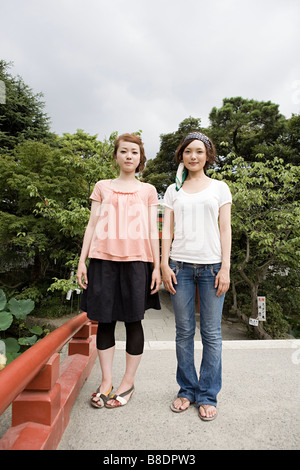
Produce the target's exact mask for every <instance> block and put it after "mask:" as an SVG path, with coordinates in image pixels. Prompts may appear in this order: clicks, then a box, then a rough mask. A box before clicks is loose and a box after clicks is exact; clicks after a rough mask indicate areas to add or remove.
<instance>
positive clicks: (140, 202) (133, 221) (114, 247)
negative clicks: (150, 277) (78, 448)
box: [88, 180, 159, 262]
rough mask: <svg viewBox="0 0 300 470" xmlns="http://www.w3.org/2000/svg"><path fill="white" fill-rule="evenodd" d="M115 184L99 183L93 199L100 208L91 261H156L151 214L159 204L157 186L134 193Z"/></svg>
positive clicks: (90, 254) (142, 184) (141, 185)
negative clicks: (150, 234) (150, 208)
mask: <svg viewBox="0 0 300 470" xmlns="http://www.w3.org/2000/svg"><path fill="white" fill-rule="evenodd" d="M112 181H113V180H101V181H98V183H96V184H95V187H94V190H93V192H92V194H91V196H90V199H92V200H94V201H98V202H101V205H100V206H99V220H98V222H97V225H96V227H95V231H94V234H93V237H92V241H91V245H90V250H89V255H88V256H89V258H99V259H105V260H111V261H146V262H153V254H152V249H151V244H150V238H149V215H148V213H149V207H150V206H152V205H158V204H159V202H158V197H157V192H156V189H155V187H154V186H152V185H151V184H148V183H141V184H140V187H139V189H137V190H136V191H134V192H122V191H117V190H116V189H114V188H113V185H112Z"/></svg>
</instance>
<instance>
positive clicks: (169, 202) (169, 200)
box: [162, 184, 175, 210]
mask: <svg viewBox="0 0 300 470" xmlns="http://www.w3.org/2000/svg"><path fill="white" fill-rule="evenodd" d="M174 187H175V185H174V184H171V186H169V187H168V188H167V191H166V192H165V195H164V199H163V202H162V206H166V207H169V208H170V209H172V210H174V209H173V203H174V198H173V195H174Z"/></svg>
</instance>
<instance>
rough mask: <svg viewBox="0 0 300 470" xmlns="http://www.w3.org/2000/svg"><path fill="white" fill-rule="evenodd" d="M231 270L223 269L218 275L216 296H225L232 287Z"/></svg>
mask: <svg viewBox="0 0 300 470" xmlns="http://www.w3.org/2000/svg"><path fill="white" fill-rule="evenodd" d="M229 271H230V270H229V269H227V268H222V267H221V269H220V271H219V272H218V274H217V275H216V279H215V288H216V289H217V292H216V295H217V296H218V297H220V296H221V295H223V294H225V293H226V292H227V291H228V289H229V285H230V274H229Z"/></svg>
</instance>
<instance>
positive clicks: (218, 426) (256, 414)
mask: <svg viewBox="0 0 300 470" xmlns="http://www.w3.org/2000/svg"><path fill="white" fill-rule="evenodd" d="M161 299H162V304H163V308H162V310H161V311H160V312H157V311H155V310H149V311H148V312H147V313H146V316H145V320H144V331H145V341H146V342H145V351H144V354H143V358H142V362H141V365H140V367H139V370H138V372H137V376H136V382H135V393H134V394H133V396H132V399H131V400H130V401H129V403H128V405H126V406H125V407H122V408H119V409H106V408H103V409H95V408H92V407H91V406H90V405H89V397H90V395H91V394H92V393H93V392H94V391H95V390H96V389H97V387H98V385H99V383H100V381H101V380H100V378H101V372H100V367H99V364H98V362H97V363H96V364H95V366H94V368H93V370H92V373H91V375H90V377H89V379H88V380H87V381H86V382H85V384H84V386H83V387H82V389H81V392H80V394H79V395H78V398H77V400H76V402H75V404H74V406H73V409H72V413H71V418H70V423H69V425H68V427H67V429H66V431H65V433H64V435H63V437H62V440H61V442H60V445H59V447H58V450H102V451H112V454H113V451H117V450H118V451H120V452H122V451H124V455H126V451H131V453H132V455H133V456H134V451H139V450H147V451H148V452H149V451H161V452H163V451H164V450H165V451H168V453H170V452H171V453H172V454H176V452H177V451H183V452H185V453H186V454H190V455H192V454H193V451H196V450H197V451H199V450H204V449H208V450H217V449H218V450H219V449H220V450H221V449H223V450H227V449H233V450H238V449H239V450H243V449H248V450H254V449H267V450H277V449H278V450H279V449H285V450H287V449H289V450H296V449H299V448H300V436H299V435H300V406H299V405H300V402H299V397H300V340H273V341H256V340H249V339H248V337H247V334H246V331H245V329H244V327H243V325H235V327H234V328H232V326H231V327H228V324H226V323H224V324H223V387H222V390H221V392H220V394H219V397H218V400H219V401H218V417H217V419H216V420H215V421H213V422H208V423H206V422H203V421H201V420H200V419H199V417H198V410H197V408H196V407H195V406H191V407H190V408H189V410H188V411H186V412H184V413H180V414H175V413H173V412H172V411H171V410H170V407H169V406H170V403H171V401H172V400H173V399H174V398H175V397H176V394H177V390H178V387H177V383H176V357H175V343H174V333H175V326H174V316H173V313H172V309H171V306H170V303H169V299H168V297H167V294H166V293H165V292H162V295H161ZM198 333H199V332H198ZM116 339H117V340H118V341H117V346H116V352H115V360H114V368H113V372H114V386H115V389H116V388H117V386H118V383H119V382H120V380H121V378H122V375H123V373H124V367H125V352H124V345H125V343H124V340H125V330H124V325H123V324H121V323H120V324H117V329H116ZM195 348H196V361H197V367H198V368H199V366H200V360H201V349H202V344H201V342H200V341H199V334H198V336H197V338H196V341H195ZM120 452H119V454H118V456H120ZM101 455H103V457H101V458H103V459H104V458H105V457H104V456H107V455H108V456H109V455H111V453H109V452H106V453H105V454H101ZM101 458H100V461H99V462H98V463H105V462H104V461H101Z"/></svg>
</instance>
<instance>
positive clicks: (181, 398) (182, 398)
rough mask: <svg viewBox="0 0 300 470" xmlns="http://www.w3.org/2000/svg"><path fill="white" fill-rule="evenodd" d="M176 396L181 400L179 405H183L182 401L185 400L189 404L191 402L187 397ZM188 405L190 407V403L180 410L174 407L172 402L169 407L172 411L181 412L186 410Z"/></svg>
mask: <svg viewBox="0 0 300 470" xmlns="http://www.w3.org/2000/svg"><path fill="white" fill-rule="evenodd" d="M177 398H180V400H181V405H180V406H182V405H184V403H186V402H187V401H188V402H189V403H190V404H191V402H190V400H189V399H188V398H185V397H177ZM177 398H176V400H177ZM189 407H190V405H189V406H188V407H187V408H185V409H184V410H181V409H180V408H176V407H175V406H174V402H173V403H172V404H171V405H170V408H171V410H172V411H174V413H182V412H183V411H186V410H188V409H189Z"/></svg>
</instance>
